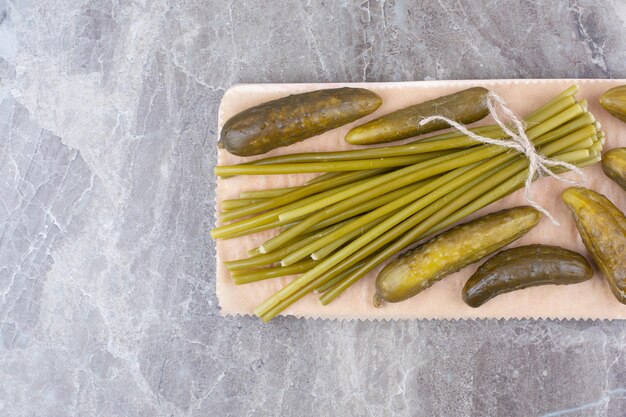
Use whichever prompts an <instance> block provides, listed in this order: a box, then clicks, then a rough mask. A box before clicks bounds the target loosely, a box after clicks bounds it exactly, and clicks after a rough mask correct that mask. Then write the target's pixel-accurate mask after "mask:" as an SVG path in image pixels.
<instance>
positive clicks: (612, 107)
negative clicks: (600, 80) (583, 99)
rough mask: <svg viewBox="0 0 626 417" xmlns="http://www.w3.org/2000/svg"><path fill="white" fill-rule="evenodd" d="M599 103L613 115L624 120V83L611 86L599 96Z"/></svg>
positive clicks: (625, 92)
mask: <svg viewBox="0 0 626 417" xmlns="http://www.w3.org/2000/svg"><path fill="white" fill-rule="evenodd" d="M600 105H601V106H602V107H604V110H606V111H608V112H609V113H611V115H612V116H613V117H616V118H618V119H620V120H621V121H623V122H626V85H620V86H618V87H613V88H611V89H610V90H608V91H607V92H606V93H604V94H602V95H601V96H600Z"/></svg>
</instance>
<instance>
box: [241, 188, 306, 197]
mask: <svg viewBox="0 0 626 417" xmlns="http://www.w3.org/2000/svg"><path fill="white" fill-rule="evenodd" d="M297 188H298V187H284V188H272V189H269V190H251V191H243V192H241V193H239V197H241V198H269V197H278V196H279V195H283V194H287V193H288V192H291V191H294V190H295V189H297Z"/></svg>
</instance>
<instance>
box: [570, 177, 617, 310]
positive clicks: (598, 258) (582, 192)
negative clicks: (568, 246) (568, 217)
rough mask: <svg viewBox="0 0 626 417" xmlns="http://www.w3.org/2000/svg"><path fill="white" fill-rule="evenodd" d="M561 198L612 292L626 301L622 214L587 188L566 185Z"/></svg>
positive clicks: (605, 199) (607, 200)
mask: <svg viewBox="0 0 626 417" xmlns="http://www.w3.org/2000/svg"><path fill="white" fill-rule="evenodd" d="M561 198H562V199H563V201H564V202H565V204H566V205H567V207H568V208H569V209H570V211H571V213H572V215H573V216H574V220H575V221H576V227H577V228H578V232H579V233H580V236H581V238H582V240H583V243H584V244H585V247H586V248H587V250H588V251H589V253H590V254H591V257H592V258H593V260H594V261H595V262H596V264H598V267H599V268H600V270H601V271H602V274H603V275H604V278H605V279H606V280H607V282H608V283H609V286H610V287H611V291H612V292H613V295H615V298H617V299H618V300H619V301H620V302H621V303H624V304H626V217H625V216H624V214H623V213H622V212H621V211H619V209H618V208H617V207H615V205H614V204H613V203H611V201H610V200H609V199H608V198H606V197H605V196H603V195H602V194H599V193H596V192H595V191H592V190H589V189H587V188H583V187H572V188H568V189H566V190H565V191H563V193H562V194H561Z"/></svg>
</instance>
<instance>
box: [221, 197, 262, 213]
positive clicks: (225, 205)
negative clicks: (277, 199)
mask: <svg viewBox="0 0 626 417" xmlns="http://www.w3.org/2000/svg"><path fill="white" fill-rule="evenodd" d="M264 200H266V199H265V198H233V199H232V200H224V201H222V202H221V203H220V207H221V208H222V211H228V210H232V209H236V208H239V207H245V206H248V205H250V204H254V203H260V202H262V201H264Z"/></svg>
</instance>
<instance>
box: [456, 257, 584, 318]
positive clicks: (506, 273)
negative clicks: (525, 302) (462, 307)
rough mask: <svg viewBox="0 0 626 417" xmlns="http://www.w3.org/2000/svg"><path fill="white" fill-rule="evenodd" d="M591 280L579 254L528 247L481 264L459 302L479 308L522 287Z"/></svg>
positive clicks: (466, 284)
mask: <svg viewBox="0 0 626 417" xmlns="http://www.w3.org/2000/svg"><path fill="white" fill-rule="evenodd" d="M592 277H593V269H592V268H591V265H589V262H587V260H586V259H585V257H584V256H582V255H581V254H579V253H576V252H574V251H571V250H567V249H563V248H560V247H558V246H547V245H528V246H520V247H517V248H512V249H508V250H504V251H502V252H500V253H498V254H496V255H495V256H493V257H492V258H491V259H489V260H488V261H487V262H485V263H484V264H482V265H481V266H480V267H479V268H478V269H477V270H476V272H475V273H474V274H473V275H472V276H471V277H470V279H469V280H467V282H466V283H465V286H464V287H463V292H462V295H463V301H465V303H466V304H467V305H469V306H470V307H479V306H481V305H483V304H484V303H486V302H487V301H489V300H490V299H492V298H493V297H495V296H497V295H500V294H504V293H507V292H511V291H515V290H521V289H523V288H528V287H534V286H538V285H549V284H556V285H562V284H576V283H579V282H583V281H587V280H589V279H591V278H592Z"/></svg>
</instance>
